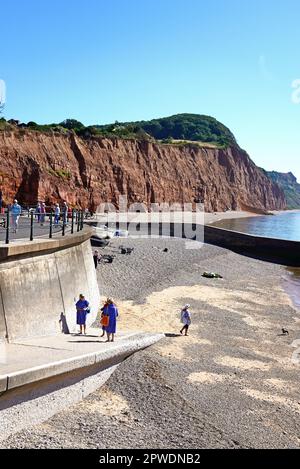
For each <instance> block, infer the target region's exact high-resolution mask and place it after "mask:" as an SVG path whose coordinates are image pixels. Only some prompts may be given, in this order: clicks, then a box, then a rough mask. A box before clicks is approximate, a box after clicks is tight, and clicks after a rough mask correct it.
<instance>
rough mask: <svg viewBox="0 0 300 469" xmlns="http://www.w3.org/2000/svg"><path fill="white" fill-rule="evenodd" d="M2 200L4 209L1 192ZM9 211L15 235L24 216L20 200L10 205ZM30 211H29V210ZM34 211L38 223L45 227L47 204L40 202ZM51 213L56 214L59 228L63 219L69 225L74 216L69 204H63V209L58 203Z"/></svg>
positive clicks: (55, 217) (56, 222) (55, 218)
mask: <svg viewBox="0 0 300 469" xmlns="http://www.w3.org/2000/svg"><path fill="white" fill-rule="evenodd" d="M0 197H1V198H0V200H1V208H2V196H1V190H0ZM8 210H9V213H10V218H11V229H12V232H13V233H17V230H18V227H19V220H20V216H21V214H22V207H21V205H20V204H19V202H18V200H17V199H15V200H14V201H13V203H12V204H11V205H8ZM28 210H29V209H28ZM31 210H33V213H34V215H35V217H36V219H37V222H38V223H39V224H40V225H41V226H43V225H44V223H45V217H46V215H47V214H48V215H49V212H48V213H47V209H46V204H45V202H38V203H37V206H36V208H35V209H31ZM51 212H52V213H54V225H56V226H58V225H59V222H60V220H61V219H62V221H63V223H65V224H67V223H68V221H69V218H70V217H71V216H72V213H71V209H69V207H68V204H67V202H63V204H62V207H60V205H59V204H58V203H56V204H55V205H54V207H52V208H51Z"/></svg>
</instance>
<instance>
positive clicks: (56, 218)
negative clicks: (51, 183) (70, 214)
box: [54, 204, 60, 226]
mask: <svg viewBox="0 0 300 469" xmlns="http://www.w3.org/2000/svg"><path fill="white" fill-rule="evenodd" d="M59 219H60V206H59V204H55V211H54V225H56V226H57V225H58V224H59Z"/></svg>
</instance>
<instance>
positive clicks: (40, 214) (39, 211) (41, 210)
mask: <svg viewBox="0 0 300 469" xmlns="http://www.w3.org/2000/svg"><path fill="white" fill-rule="evenodd" d="M51 212H52V213H53V212H54V225H55V226H58V225H59V222H60V219H61V218H62V221H63V223H65V224H67V223H68V219H69V217H70V216H71V213H70V209H69V207H68V204H67V202H63V204H62V207H60V205H59V204H58V203H56V204H55V205H54V207H51ZM46 213H47V210H46V204H45V202H38V204H37V206H36V209H35V216H36V218H37V221H38V223H40V225H41V226H43V224H44V223H45V216H46Z"/></svg>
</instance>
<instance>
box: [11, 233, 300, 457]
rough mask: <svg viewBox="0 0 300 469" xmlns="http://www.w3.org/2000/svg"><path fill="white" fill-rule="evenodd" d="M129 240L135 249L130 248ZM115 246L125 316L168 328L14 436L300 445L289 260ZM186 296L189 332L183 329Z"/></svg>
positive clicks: (142, 325)
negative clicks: (285, 263) (97, 384)
mask: <svg viewBox="0 0 300 469" xmlns="http://www.w3.org/2000/svg"><path fill="white" fill-rule="evenodd" d="M119 244H125V245H126V246H128V247H131V246H132V247H134V248H135V250H134V252H133V253H132V254H131V255H130V256H126V255H121V254H118V245H119ZM166 248H167V249H168V252H164V250H165V249H166ZM105 251H106V252H107V253H113V254H115V255H116V258H115V260H114V262H113V263H112V264H102V265H101V266H100V268H99V271H98V279H99V286H100V288H101V292H102V294H103V298H104V297H105V296H107V295H109V296H113V297H114V298H115V300H116V302H117V304H118V307H119V311H120V320H119V323H118V327H119V328H120V329H122V330H145V331H147V330H151V331H160V332H164V333H165V334H166V338H165V339H163V340H162V341H161V342H159V343H158V344H156V345H154V346H152V347H150V348H149V349H147V350H145V351H143V352H140V353H138V354H135V355H134V356H132V357H130V358H129V359H127V360H126V361H125V362H124V363H123V364H122V365H120V366H119V368H118V369H117V371H116V372H115V373H114V375H113V376H112V377H111V378H110V379H109V381H108V382H107V384H106V385H105V386H104V387H103V388H101V389H100V390H99V391H97V392H96V393H93V394H92V395H90V396H89V397H88V398H87V399H85V400H84V401H82V402H81V403H79V404H77V405H76V406H73V407H71V408H69V409H66V410H65V411H64V412H61V413H60V414H58V415H56V416H55V417H53V418H52V419H51V420H49V421H47V422H45V424H43V425H40V426H38V427H35V428H33V429H31V430H30V431H27V432H22V433H21V434H18V435H16V436H14V437H12V438H10V439H9V440H7V441H6V442H4V446H5V447H18V448H20V447H21V448H25V447H27V448H62V447H64V448H70V447H77V448H133V447H134V448H183V447H184V448H298V447H299V445H300V399H299V391H298V390H299V367H300V364H299V363H298V362H295V360H293V358H294V359H295V358H297V357H298V355H297V353H296V352H297V349H296V348H295V347H293V343H294V341H295V340H297V339H300V311H299V310H297V309H296V308H295V306H294V305H293V303H292V301H291V300H290V298H289V296H288V295H287V293H286V291H285V290H284V288H283V278H284V275H285V274H286V272H285V269H284V268H283V267H281V266H278V265H273V264H268V263H264V262H262V261H259V260H254V259H249V258H247V257H243V256H240V255H238V254H235V253H233V252H230V251H227V250H225V249H222V248H218V247H215V246H209V245H204V246H203V248H202V249H197V250H187V249H186V248H185V242H184V241H183V240H179V239H157V240H151V239H150V240H149V239H137V240H131V239H128V240H114V241H113V243H112V244H111V246H110V247H108V248H105V249H104V252H105ZM203 271H214V272H218V273H220V274H221V275H222V276H223V279H206V278H203V277H202V276H201V274H202V273H203ZM185 303H190V304H191V311H192V321H193V322H192V326H191V330H190V336H189V337H182V336H180V334H179V329H180V327H181V325H180V321H179V311H180V308H181V307H182V305H184V304H185ZM282 327H285V328H287V329H288V330H289V335H288V336H283V335H282V334H281V328H282Z"/></svg>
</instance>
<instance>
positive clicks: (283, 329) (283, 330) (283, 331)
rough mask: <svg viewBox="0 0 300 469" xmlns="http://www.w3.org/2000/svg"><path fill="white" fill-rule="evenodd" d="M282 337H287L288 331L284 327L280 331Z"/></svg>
mask: <svg viewBox="0 0 300 469" xmlns="http://www.w3.org/2000/svg"><path fill="white" fill-rule="evenodd" d="M281 330H282V334H283V335H289V331H288V330H287V329H285V328H284V327H283V328H282V329H281Z"/></svg>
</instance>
